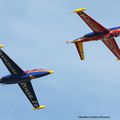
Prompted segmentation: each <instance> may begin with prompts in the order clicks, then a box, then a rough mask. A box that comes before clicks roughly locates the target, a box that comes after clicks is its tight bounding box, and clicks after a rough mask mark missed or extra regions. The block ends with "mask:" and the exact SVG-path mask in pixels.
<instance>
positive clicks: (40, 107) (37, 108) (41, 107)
mask: <svg viewBox="0 0 120 120" xmlns="http://www.w3.org/2000/svg"><path fill="white" fill-rule="evenodd" d="M43 108H46V106H44V105H40V106H39V107H36V108H33V109H34V110H39V109H43Z"/></svg>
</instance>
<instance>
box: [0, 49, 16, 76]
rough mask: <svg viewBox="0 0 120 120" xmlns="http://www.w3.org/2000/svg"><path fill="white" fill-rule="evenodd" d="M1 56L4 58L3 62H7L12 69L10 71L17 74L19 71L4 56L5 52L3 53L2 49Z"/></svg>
mask: <svg viewBox="0 0 120 120" xmlns="http://www.w3.org/2000/svg"><path fill="white" fill-rule="evenodd" d="M0 57H1V59H2V60H3V62H4V63H5V64H6V66H7V67H8V68H9V69H10V71H11V72H12V73H13V74H16V75H17V72H16V70H15V69H14V68H13V66H12V65H11V63H10V62H9V61H8V60H7V58H6V57H5V56H4V54H3V53H2V51H0Z"/></svg>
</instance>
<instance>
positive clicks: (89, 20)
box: [74, 8, 109, 32]
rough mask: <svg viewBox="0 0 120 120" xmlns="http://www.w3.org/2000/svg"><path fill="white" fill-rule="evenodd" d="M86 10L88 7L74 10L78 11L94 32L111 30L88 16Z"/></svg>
mask: <svg viewBox="0 0 120 120" xmlns="http://www.w3.org/2000/svg"><path fill="white" fill-rule="evenodd" d="M84 10H86V9H85V8H80V9H77V10H75V11H74V12H76V13H77V14H78V15H79V16H80V17H81V18H82V19H83V21H84V22H85V23H86V24H87V25H88V26H89V27H90V28H91V29H92V30H93V31H94V32H109V30H108V29H106V28H105V27H103V26H102V25H101V24H99V23H98V22H96V21H95V20H94V19H93V18H91V17H90V16H88V15H87V14H86V13H84V12H83V11H84Z"/></svg>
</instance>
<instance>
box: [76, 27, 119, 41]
mask: <svg viewBox="0 0 120 120" xmlns="http://www.w3.org/2000/svg"><path fill="white" fill-rule="evenodd" d="M118 36H120V29H114V30H110V31H109V32H108V33H104V32H102V33H95V32H93V33H89V34H86V35H84V36H83V37H81V38H79V39H78V40H77V41H80V42H88V41H97V40H101V39H103V40H107V39H111V38H113V37H118Z"/></svg>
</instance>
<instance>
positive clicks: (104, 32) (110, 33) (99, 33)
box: [67, 8, 120, 60]
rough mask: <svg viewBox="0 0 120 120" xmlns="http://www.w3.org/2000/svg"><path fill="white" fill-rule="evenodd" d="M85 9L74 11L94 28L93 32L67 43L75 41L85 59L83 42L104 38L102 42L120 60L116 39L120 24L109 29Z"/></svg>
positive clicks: (81, 56) (82, 58) (119, 34)
mask: <svg viewBox="0 0 120 120" xmlns="http://www.w3.org/2000/svg"><path fill="white" fill-rule="evenodd" d="M84 10H86V8H80V9H77V10H75V11H74V12H75V13H77V14H78V15H79V16H80V17H81V18H82V20H83V21H84V22H85V23H86V24H87V25H88V26H89V27H90V28H91V29H92V30H93V32H91V33H88V34H85V35H84V36H83V37H80V38H78V39H75V40H73V41H67V43H75V45H76V48H77V51H78V53H79V55H80V58H81V60H84V49H83V42H88V41H97V40H102V42H103V43H104V44H105V45H106V46H107V47H108V48H109V49H110V51H111V52H112V53H113V54H114V55H115V56H116V57H117V59H118V60H120V49H119V47H118V45H117V43H116V41H115V39H114V37H118V36H120V26H118V27H113V28H110V29H107V28H105V27H104V26H102V25H101V24H99V23H98V22H96V21H95V20H94V19H93V18H91V17H90V16H88V15H87V14H86V13H85V12H84Z"/></svg>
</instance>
